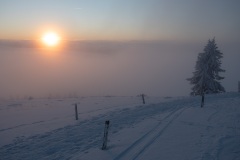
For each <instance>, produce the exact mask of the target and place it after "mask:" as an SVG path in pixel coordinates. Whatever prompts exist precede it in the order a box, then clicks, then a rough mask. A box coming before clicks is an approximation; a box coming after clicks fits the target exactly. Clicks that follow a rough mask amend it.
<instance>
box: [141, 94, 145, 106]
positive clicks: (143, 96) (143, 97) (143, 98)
mask: <svg viewBox="0 0 240 160" xmlns="http://www.w3.org/2000/svg"><path fill="white" fill-rule="evenodd" d="M141 96H142V101H143V104H145V95H144V94H141Z"/></svg>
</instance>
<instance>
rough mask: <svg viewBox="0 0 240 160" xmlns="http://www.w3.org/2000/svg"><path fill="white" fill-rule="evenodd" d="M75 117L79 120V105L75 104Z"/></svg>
mask: <svg viewBox="0 0 240 160" xmlns="http://www.w3.org/2000/svg"><path fill="white" fill-rule="evenodd" d="M75 117H76V120H78V109H77V104H75Z"/></svg>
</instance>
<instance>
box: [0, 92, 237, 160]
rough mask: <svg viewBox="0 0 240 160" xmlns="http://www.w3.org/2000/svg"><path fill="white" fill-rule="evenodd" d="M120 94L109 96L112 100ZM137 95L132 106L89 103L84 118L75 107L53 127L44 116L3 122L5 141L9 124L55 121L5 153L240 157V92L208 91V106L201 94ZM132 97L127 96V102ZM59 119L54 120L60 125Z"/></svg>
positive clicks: (2, 153) (2, 152) (85, 157)
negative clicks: (146, 101)
mask: <svg viewBox="0 0 240 160" xmlns="http://www.w3.org/2000/svg"><path fill="white" fill-rule="evenodd" d="M115 98H116V97H115ZM115 98H114V97H111V98H110V99H111V101H112V102H111V103H112V104H113V101H116V100H117V98H116V99H115ZM135 98H136V97H134V98H133V97H131V98H129V99H128V100H130V101H131V102H132V105H128V106H127V105H124V104H122V105H116V106H114V105H109V106H106V103H105V104H104V106H105V107H106V108H103V109H101V108H97V107H96V108H94V107H92V108H91V107H89V108H91V109H87V110H84V112H82V113H79V117H80V118H81V119H80V120H79V121H74V120H73V119H74V113H69V114H70V115H72V116H71V118H70V120H69V121H71V123H66V121H67V119H68V118H65V119H64V120H65V121H64V120H62V121H64V123H63V122H62V126H61V125H60V126H61V127H56V128H54V127H52V126H54V124H51V123H49V122H50V121H45V122H44V123H43V122H42V126H41V125H40V124H41V123H35V124H32V125H28V126H23V127H19V128H13V129H9V130H3V129H2V128H1V129H2V130H1V131H0V134H1V141H2V140H3V138H4V137H2V136H3V135H4V134H3V133H4V132H8V133H10V130H13V131H16V132H18V130H20V128H22V130H24V129H27V131H28V132H31V128H34V127H33V126H38V127H40V128H41V127H42V128H44V127H43V126H45V127H46V126H50V127H49V128H48V130H47V129H46V130H47V131H42V132H40V131H39V132H35V131H34V132H33V134H32V135H30V136H25V137H19V138H17V139H15V140H14V141H13V142H10V143H8V144H7V145H5V146H2V147H1V148H0V157H1V158H0V159H10V160H11V159H26V160H27V159H29V160H30V159H73V160H77V159H81V160H89V159H90V160H91V159H92V160H94V159H104V160H112V159H115V160H121V159H124V160H125V159H137V160H138V159H139V160H141V159H150V160H151V159H168V160H174V159H183V160H184V159H197V160H198V159H199V160H200V159H201V160H210V159H211V160H212V159H219V160H224V159H239V157H240V150H239V149H238V148H240V146H239V144H240V128H239V125H240V108H239V106H240V95H239V94H238V93H227V94H219V95H210V96H207V97H206V105H205V107H204V108H200V98H199V97H185V98H178V99H168V100H167V101H166V100H165V99H164V100H163V99H157V100H156V101H154V102H153V101H152V102H153V103H150V104H147V105H142V104H141V101H140V102H139V99H135ZM104 100H105V98H100V99H99V101H102V102H103V101H104ZM133 100H134V101H133ZM135 100H136V101H135ZM45 101H46V100H45ZM47 101H48V103H49V100H47ZM108 101H110V100H109V99H108ZM130 101H128V102H127V101H126V100H125V102H127V103H128V104H130V103H129V102H130ZM149 101H150V99H149ZM91 102H92V103H93V101H91ZM121 102H122V101H121ZM157 102H158V103H157ZM53 103H54V104H55V103H58V102H56V101H54V102H53ZM65 103H67V104H69V103H72V101H71V102H65ZM82 103H83V102H82ZM118 103H119V102H118ZM127 103H126V104H127ZM22 104H24V103H22ZM93 104H94V103H93ZM100 104H101V103H100V102H99V103H98V106H99V105H100ZM1 106H3V105H2V104H1ZM4 106H5V105H4ZM22 106H24V105H22ZM110 107H111V108H110ZM3 108H4V107H3ZM6 108H8V107H6ZM72 108H73V107H72ZM20 110H21V109H20ZM72 111H73V110H72ZM88 112H90V113H88ZM81 115H82V116H81ZM35 120H36V119H35ZM35 120H34V121H35ZM105 120H110V130H109V142H108V148H107V150H105V151H102V150H101V145H102V138H103V137H102V136H103V129H104V122H105ZM52 122H54V121H52ZM59 123H60V122H59V121H57V120H55V126H56V124H58V125H59ZM66 125H67V126H66ZM43 130H44V129H43ZM36 133H38V134H36ZM20 135H21V134H20ZM6 137H7V136H6Z"/></svg>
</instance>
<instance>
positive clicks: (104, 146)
mask: <svg viewBox="0 0 240 160" xmlns="http://www.w3.org/2000/svg"><path fill="white" fill-rule="evenodd" d="M109 124H110V121H109V120H108V121H105V128H104V135H103V145H102V150H106V149H107V140H108V128H109Z"/></svg>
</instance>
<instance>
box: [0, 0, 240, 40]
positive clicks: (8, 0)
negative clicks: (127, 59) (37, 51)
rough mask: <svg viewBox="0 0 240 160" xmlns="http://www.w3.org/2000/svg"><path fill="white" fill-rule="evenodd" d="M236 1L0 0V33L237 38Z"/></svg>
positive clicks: (106, 37)
mask: <svg viewBox="0 0 240 160" xmlns="http://www.w3.org/2000/svg"><path fill="white" fill-rule="evenodd" d="M239 7H240V1H239V0H0V22H1V25H0V38H1V39H36V38H39V36H41V34H42V32H44V31H45V30H56V31H58V32H59V33H60V34H61V36H63V38H64V39H67V40H84V39H87V40H96V39H97V40H139V39H140V40H149V39H150V40H152V39H154V40H155V39H157V40H182V41H193V40H194V41H198V40H206V39H208V38H212V37H214V36H216V38H217V39H224V41H228V42H229V41H237V40H238V41H240V38H239V37H240V33H239V28H240V18H239V15H240V9H239Z"/></svg>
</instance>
